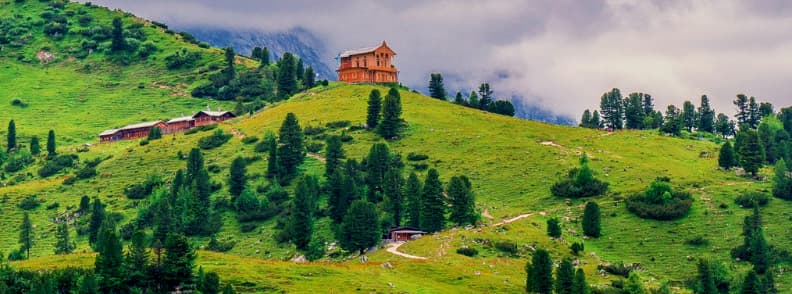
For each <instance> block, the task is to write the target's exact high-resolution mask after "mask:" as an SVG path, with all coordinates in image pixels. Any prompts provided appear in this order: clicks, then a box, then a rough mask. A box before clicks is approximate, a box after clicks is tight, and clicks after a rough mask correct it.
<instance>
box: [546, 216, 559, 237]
mask: <svg viewBox="0 0 792 294" xmlns="http://www.w3.org/2000/svg"><path fill="white" fill-rule="evenodd" d="M547 235H548V236H550V237H552V238H560V237H561V226H560V225H559V222H558V219H557V218H551V219H548V220H547Z"/></svg>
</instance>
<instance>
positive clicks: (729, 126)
mask: <svg viewBox="0 0 792 294" xmlns="http://www.w3.org/2000/svg"><path fill="white" fill-rule="evenodd" d="M715 131H716V132H717V133H718V134H720V135H721V136H723V137H724V138H725V137H727V136H731V135H733V134H734V122H733V121H729V116H728V115H725V114H723V113H719V114H718V118H717V120H716V121H715Z"/></svg>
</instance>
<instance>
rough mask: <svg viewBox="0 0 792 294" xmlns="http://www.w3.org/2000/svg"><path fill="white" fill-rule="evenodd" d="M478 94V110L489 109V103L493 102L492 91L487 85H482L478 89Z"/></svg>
mask: <svg viewBox="0 0 792 294" xmlns="http://www.w3.org/2000/svg"><path fill="white" fill-rule="evenodd" d="M478 94H479V101H478V108H479V109H484V110H486V109H489V105H490V103H492V102H493V101H495V97H492V94H493V91H492V88H490V84H489V83H482V84H481V85H480V86H479V89H478Z"/></svg>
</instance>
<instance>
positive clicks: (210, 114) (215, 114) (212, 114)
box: [192, 110, 236, 117]
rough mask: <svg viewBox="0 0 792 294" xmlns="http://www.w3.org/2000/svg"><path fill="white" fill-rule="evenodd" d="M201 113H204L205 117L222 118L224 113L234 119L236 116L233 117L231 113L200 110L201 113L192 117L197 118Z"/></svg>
mask: <svg viewBox="0 0 792 294" xmlns="http://www.w3.org/2000/svg"><path fill="white" fill-rule="evenodd" d="M201 113H204V114H206V115H208V116H223V115H225V114H226V113H228V114H230V115H231V116H234V117H236V115H234V114H233V113H231V112H230V111H210V110H201V111H199V112H197V113H195V115H193V116H192V117H196V116H198V115H199V114H201Z"/></svg>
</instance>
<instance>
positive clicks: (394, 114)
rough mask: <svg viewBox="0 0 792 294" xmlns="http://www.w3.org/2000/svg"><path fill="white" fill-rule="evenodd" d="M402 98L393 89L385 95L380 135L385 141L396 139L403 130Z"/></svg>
mask: <svg viewBox="0 0 792 294" xmlns="http://www.w3.org/2000/svg"><path fill="white" fill-rule="evenodd" d="M401 112H402V106H401V96H400V95H399V91H398V90H396V89H395V88H391V89H390V90H389V91H388V95H385V100H384V105H383V106H382V123H380V124H379V133H380V135H381V136H382V137H383V138H385V139H388V140H390V139H394V138H396V137H397V136H398V135H399V132H400V130H401Z"/></svg>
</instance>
